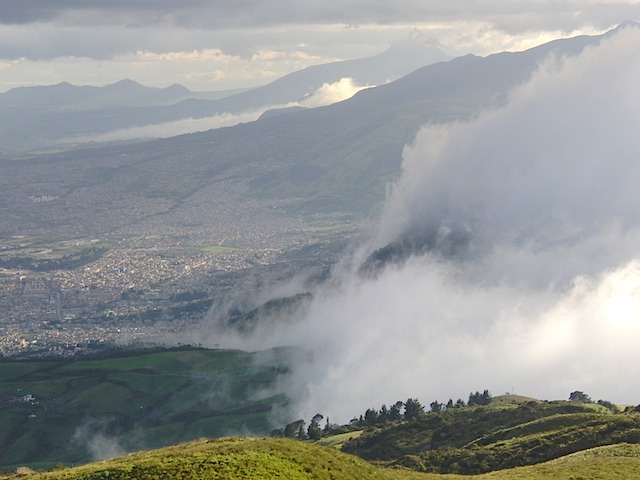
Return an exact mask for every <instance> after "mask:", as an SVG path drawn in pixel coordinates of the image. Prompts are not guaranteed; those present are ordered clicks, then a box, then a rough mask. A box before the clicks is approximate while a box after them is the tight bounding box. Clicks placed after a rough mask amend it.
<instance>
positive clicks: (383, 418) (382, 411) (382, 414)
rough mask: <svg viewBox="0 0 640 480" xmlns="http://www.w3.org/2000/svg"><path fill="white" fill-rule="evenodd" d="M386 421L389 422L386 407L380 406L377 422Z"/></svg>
mask: <svg viewBox="0 0 640 480" xmlns="http://www.w3.org/2000/svg"><path fill="white" fill-rule="evenodd" d="M387 420H389V409H388V408H387V406H386V405H382V407H380V413H378V421H380V422H386V421H387Z"/></svg>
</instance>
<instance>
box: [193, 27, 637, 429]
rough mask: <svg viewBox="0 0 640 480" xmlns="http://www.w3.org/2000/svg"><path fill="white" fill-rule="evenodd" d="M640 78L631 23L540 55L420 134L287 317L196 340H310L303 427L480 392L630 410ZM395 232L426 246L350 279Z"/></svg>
mask: <svg viewBox="0 0 640 480" xmlns="http://www.w3.org/2000/svg"><path fill="white" fill-rule="evenodd" d="M638 78H640V27H637V26H636V27H628V28H625V29H622V30H621V31H619V32H618V33H616V34H615V35H613V36H610V37H607V38H605V39H604V40H603V41H602V42H601V44H600V45H599V46H596V47H590V48H587V49H586V50H585V51H584V52H583V53H582V54H580V55H579V56H577V57H569V58H558V57H551V58H549V59H548V60H547V61H546V62H545V63H543V64H542V65H541V66H540V68H539V70H538V71H537V72H536V73H535V74H534V75H533V77H532V78H531V79H530V80H529V81H528V82H526V83H525V84H523V85H521V86H518V87H516V88H515V89H514V90H513V91H512V92H510V94H509V100H508V102H507V104H506V105H504V106H503V107H500V108H497V109H494V110H487V111H484V112H482V113H481V114H480V115H478V116H477V117H476V118H473V119H470V120H466V121H460V122H455V123H449V124H437V125H426V126H424V127H423V128H422V130H421V131H420V132H419V133H418V134H417V136H416V138H415V141H414V142H412V143H411V144H409V145H407V146H406V147H405V149H404V153H403V164H402V173H401V175H400V177H399V179H398V180H397V182H396V183H395V184H394V185H393V186H392V187H391V188H390V190H389V195H388V198H387V200H386V202H385V205H384V208H383V211H382V213H381V216H380V218H379V221H378V222H377V225H376V227H375V228H374V229H373V231H372V232H370V234H369V235H364V236H363V237H364V241H363V243H362V244H360V245H359V246H357V248H355V247H354V250H353V252H347V253H346V254H345V256H344V258H343V259H342V261H341V262H340V263H339V264H338V265H336V267H335V269H334V271H333V274H332V277H331V278H330V280H329V281H327V282H326V283H324V284H323V285H322V286H320V287H318V288H317V289H316V290H315V291H314V298H313V301H312V302H311V304H310V305H309V306H308V307H306V308H305V309H303V310H301V311H298V312H293V314H292V315H293V317H292V319H293V320H294V321H292V322H285V323H284V324H283V325H282V327H281V328H274V326H273V324H272V323H265V325H267V326H266V327H265V328H264V329H263V330H258V331H257V332H256V333H255V334H254V335H253V336H250V337H248V338H238V337H237V336H235V335H234V334H233V333H230V334H229V333H228V332H225V331H224V330H217V331H216V329H213V330H212V329H210V327H209V326H208V328H209V329H208V330H207V331H205V332H204V334H203V335H201V336H200V337H199V338H207V337H208V338H209V339H210V341H211V342H215V343H217V344H219V345H221V346H226V347H234V348H238V347H239V348H245V349H249V350H260V349H265V348H269V347H273V346H278V345H300V346H302V347H304V348H305V349H306V351H307V352H309V357H308V360H307V361H306V362H305V361H300V360H297V361H296V363H295V368H294V372H293V376H292V377H291V383H290V384H289V385H288V386H287V388H288V392H289V394H290V395H292V396H293V397H294V398H296V399H297V401H298V403H297V405H298V406H299V408H300V410H299V413H300V417H301V418H306V419H308V418H311V417H312V416H313V415H314V414H315V413H317V412H320V413H322V414H324V415H325V416H326V415H328V416H330V417H331V419H332V420H334V421H337V422H339V423H342V422H348V421H349V420H350V419H351V418H352V417H353V416H357V415H359V414H362V413H364V411H365V410H366V409H367V408H380V406H381V405H382V404H386V405H391V404H393V403H395V402H396V401H397V400H401V401H404V400H406V399H407V398H418V399H419V400H420V401H421V402H422V403H423V404H424V405H429V403H431V402H432V401H434V400H438V401H440V402H446V401H447V400H448V399H449V398H452V399H453V400H454V401H455V400H456V399H457V398H462V399H463V400H465V401H466V400H467V398H468V395H469V393H470V392H473V391H483V390H485V389H488V390H489V391H490V392H491V393H493V394H494V395H500V394H503V393H516V394H521V395H527V396H532V397H534V398H539V399H545V400H567V399H568V397H569V394H570V393H571V392H573V391H575V390H580V391H583V392H586V393H587V394H588V395H590V396H591V398H593V400H594V401H595V400H598V399H603V400H609V401H613V402H615V403H620V404H631V405H637V404H638V403H639V402H640V397H639V396H638V389H637V384H636V383H635V382H634V381H633V380H632V379H635V378H638V377H639V376H640V364H639V363H638V361H637V345H638V340H639V339H640V253H639V252H638V248H637V246H638V245H640V211H638V209H637V205H638V204H640V190H638V188H637V178H639V176H640V164H639V163H638V158H639V157H640V137H639V136H638V135H637V132H638V131H639V129H640V117H639V116H638V112H640V92H639V91H638V89H637V79H638ZM407 235H411V236H412V238H420V237H421V236H422V237H424V238H435V241H434V242H433V244H432V247H431V248H430V249H429V250H427V251H423V252H419V253H414V254H413V255H412V256H410V257H409V258H408V259H407V260H406V261H405V262H396V263H389V264H387V265H386V266H385V267H384V268H382V269H381V270H379V271H377V272H376V273H375V274H363V273H362V272H361V271H360V266H361V265H362V264H363V261H364V259H366V258H367V257H368V256H369V255H370V254H371V252H374V251H375V250H376V249H378V248H380V247H383V246H385V245H388V244H394V243H398V242H401V241H402V239H403V238H405V237H406V236H407ZM453 239H458V241H457V242H452V240H453ZM460 239H462V240H463V241H460ZM452 245H455V248H451V246H452ZM294 284H295V282H292V283H291V284H290V285H288V286H287V285H282V286H279V287H278V288H280V289H281V290H280V291H279V292H278V293H279V294H280V295H282V293H283V292H284V291H285V290H286V289H285V287H289V288H292V291H295V289H294V287H295V285H294ZM274 291H275V290H274ZM213 320H214V322H213V324H214V325H215V318H214V319H213ZM225 335H227V336H226V337H225Z"/></svg>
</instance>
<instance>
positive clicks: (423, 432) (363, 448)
mask: <svg viewBox="0 0 640 480" xmlns="http://www.w3.org/2000/svg"><path fill="white" fill-rule="evenodd" d="M625 442H626V443H640V415H638V414H636V413H632V412H628V413H613V412H612V411H611V410H609V409H607V408H604V407H603V406H602V405H599V404H594V403H578V402H565V401H556V402H543V401H528V402H526V403H511V404H509V403H504V402H497V403H491V404H490V405H486V406H463V407H459V408H447V409H445V410H443V411H440V412H437V413H436V412H429V413H424V412H423V413H421V414H419V415H417V416H416V417H415V418H412V419H411V420H406V419H405V420H402V421H395V422H382V423H378V424H375V425H370V426H366V429H365V432H364V433H363V434H362V435H360V436H358V437H357V438H353V439H351V440H349V441H347V442H346V443H345V444H344V445H343V446H342V450H343V451H345V452H349V453H352V454H355V455H358V456H360V457H362V458H365V459H367V460H371V461H378V462H382V463H384V464H387V465H396V466H403V467H407V468H410V469H412V470H417V471H424V472H437V473H461V474H478V473H485V472H490V471H494V470H501V469H505V468H512V467H516V466H523V465H531V464H537V463H541V462H545V461H548V460H551V459H554V458H558V457H561V456H564V455H567V454H571V453H574V452H578V451H583V450H587V449H590V448H593V447H598V446H603V445H610V444H617V443H625Z"/></svg>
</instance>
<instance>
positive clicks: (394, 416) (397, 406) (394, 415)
mask: <svg viewBox="0 0 640 480" xmlns="http://www.w3.org/2000/svg"><path fill="white" fill-rule="evenodd" d="M403 407H404V403H402V402H401V401H397V402H396V403H394V404H393V405H392V406H391V408H390V409H389V420H400V419H401V418H402V409H403Z"/></svg>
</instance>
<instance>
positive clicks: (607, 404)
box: [597, 400, 620, 413]
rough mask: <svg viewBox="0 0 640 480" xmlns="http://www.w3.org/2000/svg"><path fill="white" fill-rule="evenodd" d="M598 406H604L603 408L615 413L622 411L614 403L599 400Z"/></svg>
mask: <svg viewBox="0 0 640 480" xmlns="http://www.w3.org/2000/svg"><path fill="white" fill-rule="evenodd" d="M597 403H598V405H602V406H603V407H605V408H607V409H609V410H611V411H612V412H613V413H618V412H619V411H620V409H619V408H618V407H617V406H616V405H615V404H613V403H611V402H610V401H608V400H598V402H597Z"/></svg>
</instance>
